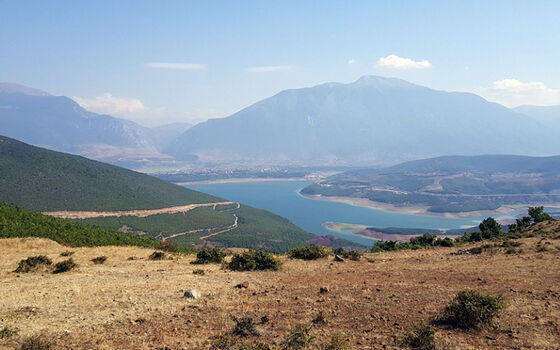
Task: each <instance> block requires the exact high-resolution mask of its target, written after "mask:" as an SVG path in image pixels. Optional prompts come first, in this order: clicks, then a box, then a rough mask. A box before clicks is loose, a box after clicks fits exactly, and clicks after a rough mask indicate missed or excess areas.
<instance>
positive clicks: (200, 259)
mask: <svg viewBox="0 0 560 350" xmlns="http://www.w3.org/2000/svg"><path fill="white" fill-rule="evenodd" d="M225 257H226V254H225V253H224V252H223V251H222V250H221V249H219V248H207V249H202V250H200V251H199V252H198V253H196V260H195V261H193V262H192V263H193V264H210V263H216V264H221V263H222V262H223V261H224V258H225Z"/></svg>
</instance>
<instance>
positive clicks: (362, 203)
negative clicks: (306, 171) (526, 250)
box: [300, 193, 556, 219]
mask: <svg viewBox="0 0 560 350" xmlns="http://www.w3.org/2000/svg"><path fill="white" fill-rule="evenodd" d="M300 195H301V196H302V197H305V198H308V199H313V200H324V201H331V202H340V203H346V204H350V205H353V206H356V207H364V208H369V209H375V210H383V211H388V212H393V213H399V214H411V215H425V216H436V217H444V218H454V219H460V218H468V217H473V216H492V215H507V214H509V213H511V212H513V211H516V210H519V209H522V208H525V207H527V206H524V205H516V206H508V207H506V206H502V207H500V208H498V209H496V210H479V211H469V212H459V213H433V212H429V211H428V208H429V207H428V206H425V207H424V206H414V207H397V206H394V205H392V204H387V203H381V202H374V201H371V200H369V199H366V198H352V197H331V196H322V195H305V194H302V193H300ZM549 207H556V206H554V205H550V206H549Z"/></svg>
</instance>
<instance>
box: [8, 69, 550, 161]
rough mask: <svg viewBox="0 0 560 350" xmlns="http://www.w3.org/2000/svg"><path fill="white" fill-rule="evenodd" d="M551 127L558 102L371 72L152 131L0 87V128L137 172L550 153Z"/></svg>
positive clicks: (64, 101)
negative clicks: (499, 97) (490, 97)
mask: <svg viewBox="0 0 560 350" xmlns="http://www.w3.org/2000/svg"><path fill="white" fill-rule="evenodd" d="M558 132H560V107H559V106H552V107H537V106H521V107H518V108H515V109H509V108H506V107H504V106H502V105H499V104H497V103H492V102H488V101H486V100H485V99H483V98H482V97H480V96H477V95H475V94H471V93H464V92H445V91H438V90H434V89H430V88H427V87H424V86H420V85H415V84H412V83H409V82H406V81H404V80H400V79H395V78H383V77H379V76H364V77H362V78H360V79H358V80H357V81H355V82H353V83H350V84H341V83H327V84H322V85H318V86H313V87H309V88H302V89H291V90H285V91H282V92H280V93H278V94H276V95H274V96H272V97H270V98H267V99H264V100H262V101H260V102H257V103H255V104H254V105H251V106H249V107H247V108H245V109H243V110H241V111H239V112H237V113H235V114H233V115H231V116H228V117H225V118H220V119H210V120H208V121H206V122H203V123H200V124H197V125H195V126H193V127H191V125H188V124H185V123H180V124H170V125H163V126H160V127H155V128H147V127H143V126H141V125H139V124H136V123H134V122H132V121H128V120H124V119H120V118H115V117H112V116H108V115H100V114H96V113H92V112H89V111H87V110H85V109H83V108H82V107H80V106H79V105H78V104H77V103H76V102H74V101H73V100H71V99H70V98H68V97H64V96H52V95H49V94H48V93H45V92H43V91H40V90H36V89H32V88H28V87H24V86H20V85H17V84H9V83H3V84H0V133H1V134H3V135H6V136H9V137H14V138H16V139H19V140H22V141H25V142H28V143H31V144H34V145H38V146H42V147H46V148H49V149H53V150H59V151H64V152H70V153H74V154H80V155H84V156H86V157H88V158H93V159H98V160H102V161H106V162H110V163H113V164H117V165H123V166H128V167H136V168H138V167H139V166H138V165H139V164H157V163H162V162H163V163H165V162H173V161H175V160H177V161H188V162H198V163H199V164H202V165H204V164H235V163H245V164H253V165H262V164H275V165H283V164H289V165H352V166H356V165H390V164H396V163H398V162H401V161H407V160H413V159H422V158H429V157H435V156H441V155H449V154H463V155H477V154H520V155H553V154H558V153H560V141H559V140H558V138H557V137H556V135H557V134H558ZM172 164H173V163H172Z"/></svg>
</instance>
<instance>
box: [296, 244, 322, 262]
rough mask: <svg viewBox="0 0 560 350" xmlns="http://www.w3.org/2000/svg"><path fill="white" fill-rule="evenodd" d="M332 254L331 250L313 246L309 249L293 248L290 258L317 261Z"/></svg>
mask: <svg viewBox="0 0 560 350" xmlns="http://www.w3.org/2000/svg"><path fill="white" fill-rule="evenodd" d="M332 254H333V251H332V249H331V248H329V247H323V246H320V245H315V244H312V245H310V246H309V247H297V248H292V249H290V250H289V251H288V256H289V257H290V258H292V259H303V260H316V259H320V258H326V257H327V256H329V255H332Z"/></svg>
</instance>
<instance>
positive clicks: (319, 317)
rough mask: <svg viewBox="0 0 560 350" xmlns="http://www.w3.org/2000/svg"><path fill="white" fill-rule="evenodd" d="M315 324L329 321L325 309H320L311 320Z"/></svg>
mask: <svg viewBox="0 0 560 350" xmlns="http://www.w3.org/2000/svg"><path fill="white" fill-rule="evenodd" d="M311 322H312V323H314V324H326V323H327V315H326V314H325V312H324V311H323V310H321V311H319V312H318V313H317V315H316V316H315V318H314V319H313V320H311Z"/></svg>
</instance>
